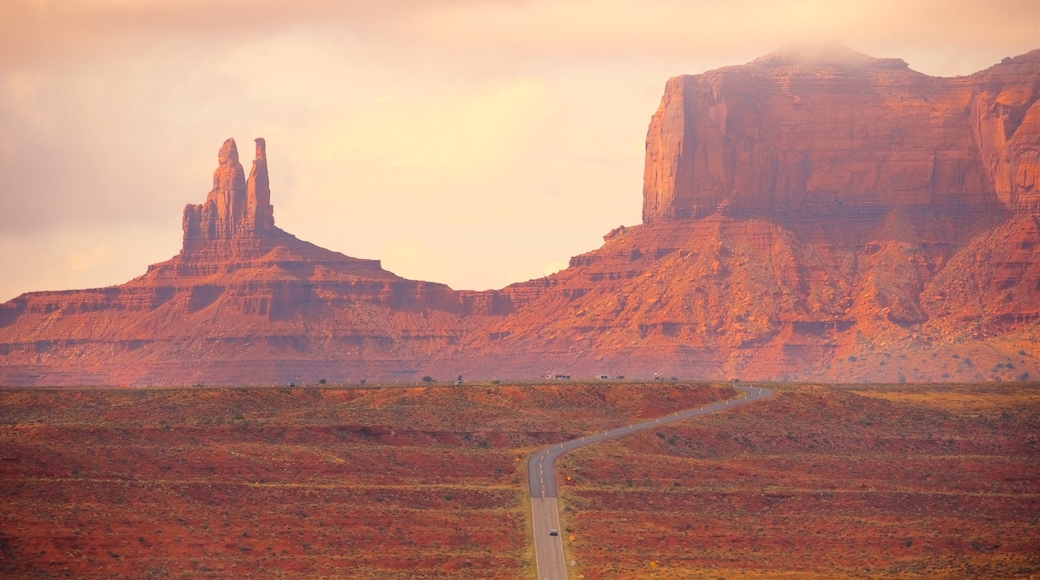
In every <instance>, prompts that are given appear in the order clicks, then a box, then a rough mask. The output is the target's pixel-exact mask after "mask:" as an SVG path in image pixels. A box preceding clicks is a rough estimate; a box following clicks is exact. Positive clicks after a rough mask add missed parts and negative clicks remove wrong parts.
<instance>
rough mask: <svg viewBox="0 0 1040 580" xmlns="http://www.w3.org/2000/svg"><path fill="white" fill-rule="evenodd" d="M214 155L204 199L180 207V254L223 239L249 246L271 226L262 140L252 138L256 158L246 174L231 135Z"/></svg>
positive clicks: (235, 247)
mask: <svg viewBox="0 0 1040 580" xmlns="http://www.w3.org/2000/svg"><path fill="white" fill-rule="evenodd" d="M217 159H218V162H219V163H218V165H217V170H216V171H214V172H213V189H212V190H211V191H210V192H209V195H207V196H206V202H205V203H203V204H188V205H187V206H186V207H185V208H184V219H183V222H182V224H183V227H184V246H183V249H182V250H181V253H182V254H186V253H191V252H195V251H198V250H203V249H206V248H211V247H213V246H214V245H218V246H219V245H223V244H225V243H226V244H228V245H229V246H230V247H229V248H228V249H231V250H239V249H247V248H251V247H253V246H255V245H257V244H256V243H257V242H259V240H260V238H261V237H262V234H263V233H264V232H270V231H273V230H274V229H275V227H274V206H272V205H271V186H270V180H269V179H268V176H267V151H266V143H265V142H264V140H263V139H262V138H259V139H256V158H255V159H253V168H252V169H251V170H250V171H249V177H248V178H246V177H245V172H244V170H243V169H242V164H241V163H239V161H238V147H237V146H236V145H235V140H234V139H228V140H226V141H224V145H223V146H221V148H220V152H219V153H218V154H217Z"/></svg>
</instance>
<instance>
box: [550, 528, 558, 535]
mask: <svg viewBox="0 0 1040 580" xmlns="http://www.w3.org/2000/svg"><path fill="white" fill-rule="evenodd" d="M549 535H550V536H559V535H560V532H558V531H556V530H555V529H552V530H549Z"/></svg>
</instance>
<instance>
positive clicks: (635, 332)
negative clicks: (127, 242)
mask: <svg viewBox="0 0 1040 580" xmlns="http://www.w3.org/2000/svg"><path fill="white" fill-rule="evenodd" d="M1038 98H1040V51H1033V52H1031V53H1028V54H1025V55H1021V56H1018V57H1014V58H1008V59H1005V60H1004V61H1003V62H1001V63H999V64H997V65H995V66H993V67H991V68H989V69H986V70H984V71H981V72H979V73H976V74H974V75H970V76H967V77H958V78H950V79H947V78H934V77H928V76H926V75H922V74H920V73H917V72H914V71H912V70H910V69H909V68H908V67H907V66H906V63H904V62H902V61H900V60H896V59H875V58H871V57H868V56H865V55H860V54H858V53H855V52H853V51H850V50H848V49H846V48H844V47H841V46H827V47H822V48H821V47H817V48H814V49H805V48H795V49H785V50H782V51H778V52H776V53H773V54H771V55H768V56H766V57H763V58H760V59H758V60H755V61H753V62H751V63H748V64H746V65H743V66H734V67H727V68H723V69H719V70H716V71H711V72H707V73H704V74H701V75H695V76H682V77H676V78H673V79H671V80H669V81H668V83H667V84H666V87H665V94H664V97H663V98H662V101H661V106H660V107H659V109H658V110H657V112H656V113H655V114H654V116H653V118H652V119H651V122H650V127H649V130H648V133H647V154H646V166H645V173H644V192H643V194H644V197H643V218H644V219H643V221H644V223H643V224H641V225H637V226H634V227H627V228H626V227H620V228H617V229H615V230H614V231H612V232H610V233H609V234H607V235H606V236H605V237H604V245H603V246H602V247H601V248H599V249H597V250H594V251H591V252H588V253H586V254H582V255H580V256H575V257H574V258H572V259H571V262H570V267H569V268H567V269H566V270H564V271H562V272H560V273H558V274H554V275H552V276H549V277H546V278H541V279H537V280H530V281H527V282H521V283H517V284H513V285H511V286H508V287H506V288H503V289H501V290H495V291H487V292H469V291H455V290H452V289H451V288H449V287H447V286H445V285H443V284H436V283H431V282H422V281H413V280H406V279H403V278H401V277H399V276H396V275H394V274H393V273H391V272H387V271H386V270H383V269H382V267H381V266H380V264H379V262H378V261H375V260H363V259H357V258H351V257H348V256H345V255H343V254H340V253H337V252H332V251H329V250H325V249H322V248H319V247H317V246H314V245H313V244H310V243H307V242H304V241H301V240H299V239H297V238H295V237H294V236H292V235H290V234H288V233H286V232H284V231H282V230H281V229H279V228H277V227H276V226H275V225H274V211H273V206H272V205H271V191H270V185H269V179H268V167H267V152H266V144H265V142H264V141H263V139H257V140H256V154H255V159H254V161H253V165H252V169H251V171H250V173H249V175H248V176H246V174H245V172H244V169H243V167H242V165H241V163H240V162H239V157H238V150H237V148H236V145H235V142H234V141H233V140H231V139H229V140H227V141H226V142H225V143H224V145H223V146H222V147H221V149H220V151H219V153H218V167H217V169H216V171H215V172H214V177H213V188H212V190H211V191H210V192H209V194H208V195H207V196H206V200H205V202H204V203H202V204H198V205H194V204H192V205H188V206H187V207H186V208H185V210H184V220H183V226H184V241H183V248H182V250H181V252H180V253H179V254H178V255H177V256H174V257H173V258H171V259H170V260H168V261H166V262H163V263H160V264H155V265H153V266H150V267H149V268H148V271H147V272H146V273H145V274H144V275H143V276H141V277H139V278H136V279H134V280H131V281H130V282H127V283H126V284H123V285H120V286H115V287H110V288H100V289H91V290H77V291H65V292H34V293H28V294H24V295H22V296H19V297H17V298H15V299H13V300H11V301H8V302H7V303H5V304H3V305H0V383H2V384H4V385H48V384H86V383H89V384H195V383H205V384H270V383H278V382H288V381H295V382H313V381H316V380H318V379H319V378H325V379H327V380H329V381H357V380H360V379H368V380H415V379H416V378H418V377H421V376H423V375H432V376H441V377H454V376H456V375H457V374H463V375H464V376H466V377H467V378H512V377H517V378H530V377H536V376H542V375H545V374H555V373H560V374H569V375H572V376H599V375H602V374H606V375H610V376H619V375H624V376H627V377H653V376H656V377H658V378H662V379H668V378H671V377H673V376H675V377H683V378H687V377H696V378H730V377H738V376H739V377H742V378H751V379H783V378H787V379H799V380H831V381H853V382H855V381H893V382H894V381H901V380H908V381H980V380H1014V379H1018V380H1023V379H1030V378H1032V379H1036V377H1040V347H1038V346H1037V345H1038V344H1040V145H1038V144H1040V104H1038V102H1037V101H1038Z"/></svg>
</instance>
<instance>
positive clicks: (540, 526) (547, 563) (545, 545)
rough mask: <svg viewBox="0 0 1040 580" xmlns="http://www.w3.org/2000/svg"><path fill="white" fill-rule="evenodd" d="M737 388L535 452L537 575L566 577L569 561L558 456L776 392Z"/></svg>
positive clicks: (531, 470) (531, 464)
mask: <svg viewBox="0 0 1040 580" xmlns="http://www.w3.org/2000/svg"><path fill="white" fill-rule="evenodd" d="M737 390H739V391H741V392H743V393H744V395H745V396H743V397H740V398H737V399H730V400H728V401H722V402H719V403H713V404H711V405H706V406H704V407H699V408H697V409H688V410H686V411H679V412H678V413H672V414H671V415H666V416H664V417H658V418H657V419H651V420H649V421H643V422H642V423H635V424H633V425H628V426H626V427H618V428H617V429H611V430H610V431H604V432H602V433H595V434H592V435H586V436H585V437H579V438H578V439H572V440H570V441H567V442H565V443H558V444H556V445H553V446H552V447H548V448H546V449H543V450H541V451H539V452H538V453H535V454H534V455H532V456H531V459H529V460H528V461H527V483H528V487H529V488H530V492H531V513H532V516H533V520H534V553H535V558H536V559H537V561H538V578H539V579H540V580H541V579H543V578H549V579H551V580H566V578H567V562H566V561H565V560H564V557H563V536H564V532H563V530H561V529H560V512H559V510H558V509H557V506H556V497H557V491H556V472H555V469H554V467H553V466H554V464H555V463H556V458H557V457H559V456H561V455H563V454H564V453H567V452H568V451H573V450H574V449H577V448H579V447H583V446H585V445H589V444H590V443H596V442H597V441H606V440H607V439H615V438H617V437H621V436H622V435H628V434H629V433H635V432H636V431H643V430H645V429H650V428H652V427H658V426H661V425H667V424H668V423H674V422H676V421H682V420H683V419H689V418H690V417H697V416H699V415H707V414H709V413H717V412H719V411H724V410H726V409H731V408H733V407H737V406H740V405H746V404H748V403H751V402H753V401H757V400H759V399H765V398H767V397H770V396H772V394H773V391H772V390H770V389H763V388H760V387H737ZM550 530H558V531H559V535H558V536H550V535H549V531H550Z"/></svg>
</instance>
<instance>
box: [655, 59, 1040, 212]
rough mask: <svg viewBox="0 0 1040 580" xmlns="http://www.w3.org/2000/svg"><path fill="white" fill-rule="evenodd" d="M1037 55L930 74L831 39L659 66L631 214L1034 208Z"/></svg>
mask: <svg viewBox="0 0 1040 580" xmlns="http://www.w3.org/2000/svg"><path fill="white" fill-rule="evenodd" d="M1038 61H1040V52H1037V51H1034V52H1031V53H1029V54H1026V55H1022V56H1020V57H1017V58H1014V59H1007V61H1006V62H1003V63H1001V64H998V65H996V66H994V67H992V68H989V69H987V70H984V71H981V72H979V73H976V74H974V75H971V76H967V77H957V78H935V77H929V76H926V75H923V74H921V73H918V72H915V71H913V70H910V69H909V68H908V67H907V65H906V63H904V62H903V61H901V60H898V59H876V58H871V57H868V56H865V55H862V54H858V53H855V52H853V51H851V50H849V49H847V48H844V47H842V46H840V45H832V46H824V47H814V48H808V49H807V48H791V49H785V50H781V51H778V52H775V53H773V54H770V55H768V56H765V57H762V58H759V59H757V60H755V61H753V62H751V63H749V64H747V65H743V66H733V67H727V68H723V69H719V70H715V71H710V72H707V73H704V74H700V75H694V76H680V77H675V78H672V79H670V80H669V81H668V83H667V85H666V87H665V94H664V97H663V98H662V100H661V105H660V107H659V108H658V110H657V112H656V113H655V114H654V116H653V118H652V120H651V122H650V129H649V131H648V132H647V139H646V151H647V153H646V164H645V169H644V186H643V221H644V223H652V222H657V221H668V220H680V219H694V218H700V217H704V216H706V215H710V214H713V213H723V214H726V215H735V216H750V215H761V216H768V217H770V218H772V219H782V220H785V221H799V220H804V219H812V218H825V219H849V220H868V221H869V220H871V219H873V218H876V217H878V216H879V215H883V214H884V213H886V212H888V211H891V210H893V209H896V208H903V209H915V208H927V210H928V211H932V212H934V211H939V212H941V213H944V214H950V215H957V214H958V213H964V212H979V211H983V212H993V211H995V210H997V209H1006V210H1008V211H1019V212H1021V211H1024V212H1033V213H1035V212H1036V211H1037V208H1038V203H1040V201H1038V200H1040V197H1038V196H1040V181H1038V180H1040V172H1038V167H1040V158H1038V152H1037V147H1036V143H1038V142H1040V134H1038V128H1037V127H1038V125H1040V122H1038V121H1040V119H1038V116H1040V109H1038V108H1037V107H1036V106H1035V103H1036V99H1037V95H1038V92H1040V86H1038V84H1040V81H1038V80H1037V76H1038V72H1037V70H1038V68H1040V63H1038Z"/></svg>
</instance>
